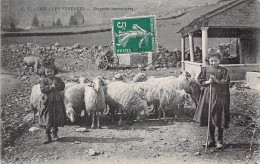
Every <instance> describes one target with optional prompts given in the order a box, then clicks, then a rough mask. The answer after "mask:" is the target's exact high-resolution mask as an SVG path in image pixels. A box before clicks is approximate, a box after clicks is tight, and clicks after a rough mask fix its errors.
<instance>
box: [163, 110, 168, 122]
mask: <svg viewBox="0 0 260 164" xmlns="http://www.w3.org/2000/svg"><path fill="white" fill-rule="evenodd" d="M162 112H163V118H164V121H167V120H166V115H165V110H164V108H162Z"/></svg>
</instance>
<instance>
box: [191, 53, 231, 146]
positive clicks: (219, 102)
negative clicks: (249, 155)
mask: <svg viewBox="0 0 260 164" xmlns="http://www.w3.org/2000/svg"><path fill="white" fill-rule="evenodd" d="M220 59H221V56H220V54H218V53H211V54H209V58H208V61H209V65H208V66H205V67H203V68H202V70H201V73H200V74H199V76H198V82H199V83H200V85H201V86H202V88H201V90H202V93H201V95H200V100H199V105H198V108H197V110H196V113H195V115H194V118H193V119H194V120H195V121H197V122H199V123H200V126H207V125H208V110H209V96H210V87H209V86H210V84H211V85H212V90H211V91H212V92H211V95H212V98H211V117H210V123H209V131H210V140H209V143H208V147H215V146H217V148H221V147H223V129H224V128H228V124H229V121H230V114H229V103H230V93H229V82H230V78H229V75H228V72H227V69H225V68H223V67H220V66H219V63H220ZM216 127H217V130H218V138H217V142H216V141H215V128H216ZM216 144H217V145H216Z"/></svg>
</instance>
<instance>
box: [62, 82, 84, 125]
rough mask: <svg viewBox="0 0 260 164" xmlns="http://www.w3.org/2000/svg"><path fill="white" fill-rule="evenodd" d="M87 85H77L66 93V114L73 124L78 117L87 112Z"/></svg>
mask: <svg viewBox="0 0 260 164" xmlns="http://www.w3.org/2000/svg"><path fill="white" fill-rule="evenodd" d="M86 85H87V84H76V85H73V86H71V87H69V88H67V89H66V90H65V91H64V105H65V109H66V114H67V116H68V117H69V119H70V121H71V122H75V120H76V118H75V117H76V116H80V114H81V111H82V110H85V103H84V92H85V86H86Z"/></svg>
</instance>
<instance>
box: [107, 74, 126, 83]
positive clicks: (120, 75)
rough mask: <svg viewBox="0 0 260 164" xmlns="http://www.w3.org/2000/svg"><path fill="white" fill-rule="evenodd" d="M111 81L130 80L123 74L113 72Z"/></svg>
mask: <svg viewBox="0 0 260 164" xmlns="http://www.w3.org/2000/svg"><path fill="white" fill-rule="evenodd" d="M111 81H122V82H130V81H131V80H130V79H128V78H127V77H126V75H125V74H121V73H118V74H115V75H114V77H113V78H112V80H111Z"/></svg>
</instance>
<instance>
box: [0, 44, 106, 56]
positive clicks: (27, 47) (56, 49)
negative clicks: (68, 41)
mask: <svg viewBox="0 0 260 164" xmlns="http://www.w3.org/2000/svg"><path fill="white" fill-rule="evenodd" d="M2 50H3V52H11V53H22V54H26V55H28V56H29V55H43V56H56V57H60V58H71V57H78V58H95V56H96V55H97V54H98V53H101V52H102V51H105V46H99V47H98V46H93V47H90V48H87V47H82V48H81V46H80V44H79V43H77V44H74V45H73V46H67V47H64V46H61V45H60V44H59V43H55V44H54V45H52V46H51V45H40V44H35V43H27V44H12V45H3V46H2Z"/></svg>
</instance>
